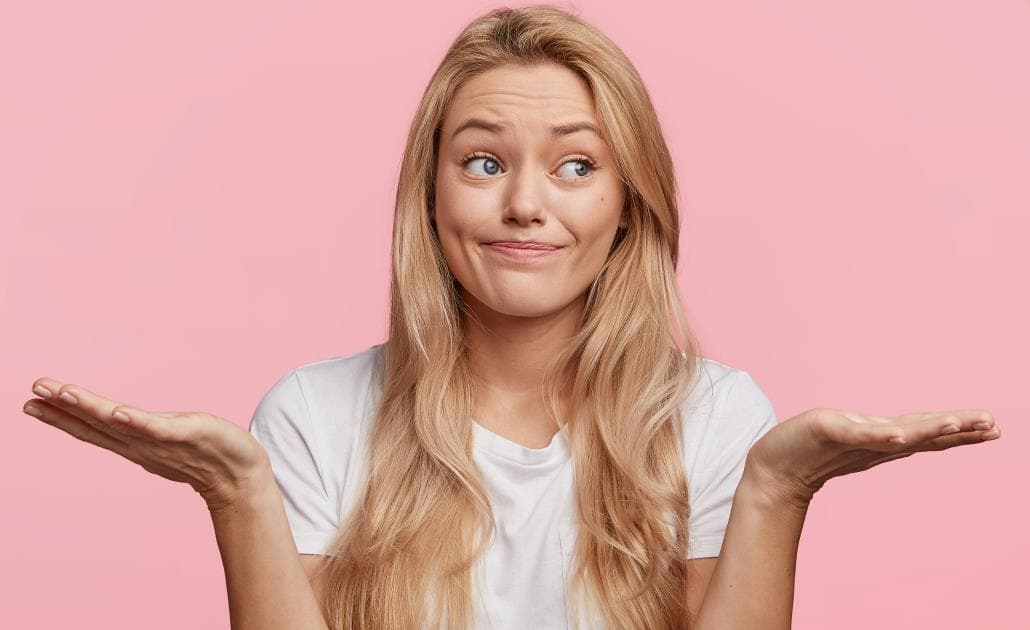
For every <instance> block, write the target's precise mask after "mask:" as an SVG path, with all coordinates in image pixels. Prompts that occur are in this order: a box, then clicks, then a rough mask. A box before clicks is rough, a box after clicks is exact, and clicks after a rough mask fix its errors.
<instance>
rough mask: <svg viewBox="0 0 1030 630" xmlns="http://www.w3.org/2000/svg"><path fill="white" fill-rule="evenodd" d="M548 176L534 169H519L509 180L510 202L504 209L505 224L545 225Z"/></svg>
mask: <svg viewBox="0 0 1030 630" xmlns="http://www.w3.org/2000/svg"><path fill="white" fill-rule="evenodd" d="M546 179H547V176H546V175H543V174H541V173H538V172H536V170H535V169H533V168H532V167H530V168H523V169H519V170H518V171H517V172H515V173H514V174H513V176H512V177H510V178H509V179H508V182H509V189H508V200H507V204H505V208H504V222H505V223H509V224H516V225H520V226H530V225H532V224H533V223H536V224H537V225H545V224H546V222H547V219H546V216H547V212H546V210H545V204H544V197H545V194H544V186H545V185H546V184H547V182H546V181H544V180H546Z"/></svg>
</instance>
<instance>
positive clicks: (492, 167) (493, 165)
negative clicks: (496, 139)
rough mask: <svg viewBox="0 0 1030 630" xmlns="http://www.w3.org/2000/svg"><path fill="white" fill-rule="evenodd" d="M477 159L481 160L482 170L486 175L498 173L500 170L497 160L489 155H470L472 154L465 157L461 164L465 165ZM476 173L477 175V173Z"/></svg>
mask: <svg viewBox="0 0 1030 630" xmlns="http://www.w3.org/2000/svg"><path fill="white" fill-rule="evenodd" d="M479 161H482V162H483V170H484V171H485V172H486V174H487V175H496V174H497V173H498V171H500V170H501V167H500V165H499V164H498V163H497V160H495V159H493V158H491V157H487V156H482V155H472V156H469V157H467V158H465V160H464V161H463V162H462V164H463V165H464V166H466V167H467V166H468V165H469V164H471V163H472V162H479ZM488 165H489V166H488ZM477 175H478V173H477Z"/></svg>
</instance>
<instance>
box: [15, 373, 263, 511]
mask: <svg viewBox="0 0 1030 630" xmlns="http://www.w3.org/2000/svg"><path fill="white" fill-rule="evenodd" d="M32 391H33V392H34V393H35V394H36V395H38V396H39V397H40V398H37V399H33V400H30V401H28V402H27V403H26V404H25V406H24V411H25V413H27V414H30V415H33V416H36V417H38V418H39V419H40V420H42V421H43V422H46V423H47V424H49V425H51V426H54V427H56V428H58V429H60V430H62V431H64V432H66V433H69V434H71V435H72V436H74V437H76V438H78V439H80V440H82V441H84V442H88V443H90V444H95V445H97V446H100V447H102V448H105V449H107V450H109V451H113V452H115V453H117V454H119V455H121V456H122V457H124V458H126V459H128V460H130V461H133V462H135V463H137V464H139V465H140V466H142V467H143V469H144V470H146V471H147V472H151V473H154V474H155V475H160V476H161V477H164V478H165V479H171V480H172V481H180V482H183V483H188V484H189V485H190V486H191V487H192V488H193V489H194V490H196V491H197V493H198V494H200V495H201V496H202V497H203V498H204V500H205V501H206V502H207V504H208V508H209V509H218V508H222V507H225V506H228V505H231V504H232V503H233V502H234V501H235V499H236V497H237V496H238V495H239V494H240V492H241V491H244V490H247V485H248V484H249V483H251V482H252V480H260V481H262V482H263V478H262V477H261V473H262V472H263V471H264V470H265V467H266V466H267V457H268V455H267V453H266V452H265V450H264V448H263V447H262V446H261V445H260V444H259V443H258V442H257V440H255V439H254V437H253V436H252V435H250V433H248V432H247V431H246V430H244V429H242V428H241V427H239V426H237V425H235V424H233V423H232V422H230V421H228V420H225V419H224V418H219V417H217V416H214V415H211V414H209V413H204V412H200V411H190V412H180V413H176V412H165V413H162V412H156V411H147V410H144V409H140V408H138V407H132V406H129V405H125V404H122V403H119V402H116V401H114V400H111V399H109V398H105V397H103V396H100V395H99V394H95V393H93V392H91V391H89V390H87V389H86V388H84V387H80V386H78V385H70V384H65V383H61V382H59V381H56V380H54V379H52V378H40V379H38V380H37V381H35V382H34V383H33V387H32ZM255 483H257V482H256V481H255Z"/></svg>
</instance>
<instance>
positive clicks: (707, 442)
mask: <svg viewBox="0 0 1030 630" xmlns="http://www.w3.org/2000/svg"><path fill="white" fill-rule="evenodd" d="M729 379H732V380H731V381H730V382H728V383H727V384H726V390H725V392H726V393H725V394H724V395H723V394H717V396H716V404H715V406H714V408H713V412H712V417H711V418H710V419H709V423H708V426H707V429H706V430H705V432H704V434H703V436H702V437H701V438H700V439H701V440H702V441H701V443H700V445H699V446H700V448H699V451H698V465H697V466H696V467H695V468H694V471H693V479H688V486H689V489H690V506H691V512H690V518H689V520H688V522H687V530H688V535H689V545H688V554H687V557H688V558H710V557H714V556H718V555H719V551H720V550H721V548H722V540H723V537H724V536H725V534H726V525H727V524H728V523H729V517H730V507H731V506H732V505H733V495H734V493H736V490H737V484H738V483H739V482H740V479H741V477H742V476H743V474H744V462H745V460H746V458H747V453H748V450H749V449H750V448H751V445H752V444H754V443H755V442H757V441H758V439H759V438H761V437H762V436H763V435H765V434H766V432H768V431H769V430H770V429H772V428H773V427H774V426H776V423H777V418H776V411H775V409H774V408H773V405H772V402H771V401H770V400H769V398H768V397H767V396H766V395H765V393H764V392H763V391H762V389H761V388H760V387H759V386H758V384H757V383H755V381H754V379H753V378H752V377H751V375H750V374H748V373H747V372H745V371H743V370H738V371H737V373H736V374H735V375H732V376H731V377H729Z"/></svg>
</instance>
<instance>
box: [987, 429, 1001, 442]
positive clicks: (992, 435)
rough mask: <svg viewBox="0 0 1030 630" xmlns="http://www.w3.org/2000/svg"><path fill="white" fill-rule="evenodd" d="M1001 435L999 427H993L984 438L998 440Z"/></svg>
mask: <svg viewBox="0 0 1030 630" xmlns="http://www.w3.org/2000/svg"><path fill="white" fill-rule="evenodd" d="M999 437H1001V433H1000V432H998V430H997V429H991V430H990V431H988V432H987V433H984V434H983V439H985V440H996V439H998V438H999Z"/></svg>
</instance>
